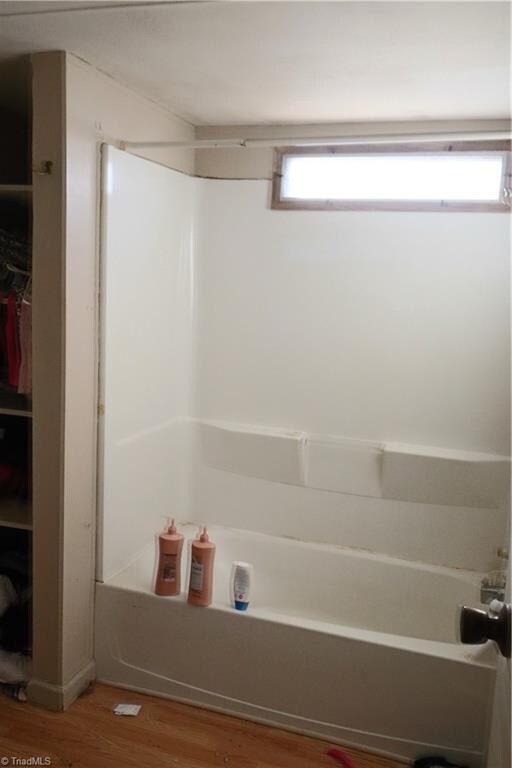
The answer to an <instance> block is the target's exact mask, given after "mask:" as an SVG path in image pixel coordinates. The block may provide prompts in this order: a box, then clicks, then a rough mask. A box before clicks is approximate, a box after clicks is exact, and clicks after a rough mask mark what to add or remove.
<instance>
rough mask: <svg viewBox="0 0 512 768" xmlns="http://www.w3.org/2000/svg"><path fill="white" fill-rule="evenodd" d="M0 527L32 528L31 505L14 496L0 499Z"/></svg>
mask: <svg viewBox="0 0 512 768" xmlns="http://www.w3.org/2000/svg"><path fill="white" fill-rule="evenodd" d="M0 527H4V528H17V529H18V530H21V531H31V530H32V505H31V504H30V503H29V502H24V501H21V500H20V499H16V498H7V499H0Z"/></svg>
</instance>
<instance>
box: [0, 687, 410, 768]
mask: <svg viewBox="0 0 512 768" xmlns="http://www.w3.org/2000/svg"><path fill="white" fill-rule="evenodd" d="M121 702H122V703H126V704H130V703H133V704H142V709H141V711H140V714H139V715H138V716H137V717H119V716H116V715H114V714H113V712H112V710H113V708H114V707H115V705H116V704H119V703H121ZM329 746H332V745H331V744H329V743H328V742H325V741H321V740H319V739H312V738H310V737H307V736H300V735H297V734H294V733H289V732H287V731H282V730H279V729H277V728H271V727H268V726H265V725H259V724H256V723H251V722H248V721H246V720H240V719H238V718H235V717H230V716H227V715H221V714H218V713H216V712H209V711H207V710H203V709H198V708H196V707H190V706H186V705H184V704H177V703H175V702H171V701H167V700H165V699H159V698H156V697H153V696H144V695H142V694H138V693H133V692H131V691H125V690H120V689H118V688H113V687H111V686H106V685H96V686H94V688H93V689H92V690H91V691H90V692H88V693H86V694H85V695H84V696H82V697H81V698H80V699H79V700H78V701H77V702H76V703H75V704H74V705H73V706H72V707H71V709H70V710H68V711H67V712H64V713H54V712H47V711H46V710H43V709H38V708H35V707H32V706H30V705H29V704H21V703H20V702H16V701H11V700H9V699H7V698H0V758H2V757H4V758H5V757H16V758H22V759H25V760H26V759H28V758H31V757H41V758H43V759H44V758H49V759H51V766H53V767H54V768H55V766H57V767H58V768H125V767H126V768H132V766H133V768H336V766H338V767H339V763H337V762H336V761H335V760H334V759H333V758H331V757H329V756H328V755H327V754H326V751H327V749H328V748H329ZM343 751H344V752H345V753H346V754H347V755H348V757H349V758H350V759H351V760H352V762H353V764H354V768H403V765H404V764H403V763H400V762H397V761H393V760H389V759H387V758H383V757H377V756H375V755H368V754H365V753H363V752H360V751H358V750H355V749H350V748H348V747H343ZM0 764H1V760H0ZM7 765H12V766H14V762H11V763H7Z"/></svg>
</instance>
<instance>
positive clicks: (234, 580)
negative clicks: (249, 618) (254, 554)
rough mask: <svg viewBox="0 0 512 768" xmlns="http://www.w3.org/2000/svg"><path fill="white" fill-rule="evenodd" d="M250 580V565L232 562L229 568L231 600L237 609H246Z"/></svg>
mask: <svg viewBox="0 0 512 768" xmlns="http://www.w3.org/2000/svg"><path fill="white" fill-rule="evenodd" d="M251 581H252V565H251V564H250V563H242V562H238V561H236V562H234V563H233V567H232V569H231V600H232V604H233V606H234V608H235V609H236V610H237V611H246V610H247V608H248V607H249V597H250V591H251Z"/></svg>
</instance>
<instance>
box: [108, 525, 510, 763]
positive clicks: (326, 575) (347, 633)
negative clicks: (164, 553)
mask: <svg viewBox="0 0 512 768" xmlns="http://www.w3.org/2000/svg"><path fill="white" fill-rule="evenodd" d="M180 530H182V531H183V532H184V533H185V536H186V537H187V538H189V539H191V538H193V537H194V535H195V533H196V530H197V528H196V526H192V525H185V526H182V527H181V528H180ZM210 533H211V538H212V540H213V541H215V542H216V544H217V556H216V568H215V585H214V600H213V605H212V607H210V608H207V609H201V608H195V607H193V606H190V605H188V604H187V602H186V599H185V596H184V595H182V596H181V597H179V598H161V597H156V596H155V595H154V594H153V581H152V580H153V573H154V562H155V547H154V544H153V543H151V544H149V545H148V547H147V548H146V550H145V551H144V552H143V553H142V554H141V555H140V557H139V558H138V559H137V560H136V561H135V562H133V563H132V564H131V565H130V566H128V567H127V568H125V569H124V570H122V571H121V572H120V573H118V574H117V575H116V576H114V577H113V578H111V579H110V580H109V581H107V582H105V583H103V584H98V587H97V598H96V599H97V604H96V627H97V631H96V663H97V672H98V676H99V678H100V679H101V680H104V681H108V682H111V683H114V684H115V685H120V686H126V687H129V688H133V689H134V690H138V691H142V692H151V693H158V694H160V695H162V696H167V697H169V698H172V699H176V700H179V701H183V702H188V703H191V704H198V705H200V706H205V707H209V708H212V709H217V710H219V711H221V712H227V713H232V714H235V715H238V716H241V717H247V718H250V719H252V720H257V721H261V722H264V723H270V724H273V725H278V726H285V727H287V728H291V729H294V730H298V731H300V732H303V733H308V734H312V735H316V736H321V737H323V738H326V739H331V740H333V741H337V742H341V743H344V744H352V745H357V746H361V747H367V748H369V749H372V750H376V751H379V752H384V753H388V754H392V755H398V756H402V757H408V756H409V757H414V756H418V755H419V754H427V753H429V754H432V753H436V752H440V751H441V752H442V754H444V755H445V756H447V757H449V758H452V759H454V760H458V761H459V762H461V763H463V764H468V765H472V766H479V765H481V764H482V760H483V751H484V748H485V743H486V738H487V730H488V725H489V724H488V717H489V710H490V706H491V700H492V692H493V684H494V664H495V656H494V651H493V650H492V649H491V648H489V647H487V646H477V647H475V648H471V649H468V647H467V646H462V645H458V644H457V641H456V632H455V614H454V605H457V604H462V603H468V604H473V605H474V604H477V603H478V602H479V586H480V578H481V576H480V575H479V574H476V573H474V572H471V571H463V570H453V569H449V568H443V567H441V566H428V565H421V564H418V563H408V562H406V561H403V560H398V559H393V558H390V557H385V556H379V555H374V554H370V553H365V552H357V551H354V550H350V549H347V548H343V547H332V546H329V545H321V544H319V545H315V544H308V543H303V542H300V541H293V540H287V539H283V538H278V537H274V536H269V535H265V534H257V533H249V532H247V531H240V530H234V529H229V528H220V527H215V526H214V527H211V531H210ZM237 559H242V560H247V561H249V562H251V563H253V565H254V573H255V581H254V591H253V595H252V598H251V606H250V609H249V611H248V613H247V614H243V613H240V612H238V611H234V610H233V608H232V607H231V605H230V603H229V578H230V571H231V564H232V562H233V561H234V560H237ZM186 561H187V558H186V557H184V562H183V574H182V583H184V584H185V583H186Z"/></svg>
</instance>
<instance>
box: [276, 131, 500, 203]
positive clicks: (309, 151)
mask: <svg viewBox="0 0 512 768" xmlns="http://www.w3.org/2000/svg"><path fill="white" fill-rule="evenodd" d="M369 141H371V138H370V137H369ZM429 152H432V153H435V154H439V153H447V154H448V153H454V154H455V153H457V154H459V153H460V154H465V153H467V154H477V155H482V154H485V153H487V152H488V153H492V154H493V155H494V154H499V155H502V156H503V157H504V160H505V162H504V163H503V173H502V179H501V189H502V196H501V200H500V201H499V202H485V201H482V202H471V201H467V200H466V201H455V200H446V201H444V200H441V201H439V202H437V201H421V200H328V199H326V200H313V199H310V200H304V199H298V198H294V199H292V198H287V199H283V198H282V182H283V165H284V161H285V159H286V157H288V156H294V157H296V156H299V155H308V156H314V155H370V154H379V155H383V154H394V155H414V154H422V155H424V154H428V153H429ZM511 202H512V163H511V142H510V141H508V140H503V141H451V142H417V143H400V142H397V143H395V144H371V143H368V144H357V145H342V146H336V145H329V146H302V147H277V148H275V150H274V167H273V173H272V198H271V208H272V209H274V210H286V211H427V212H428V211H452V212H457V211H460V212H469V211H474V212H495V213H510V210H511Z"/></svg>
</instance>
